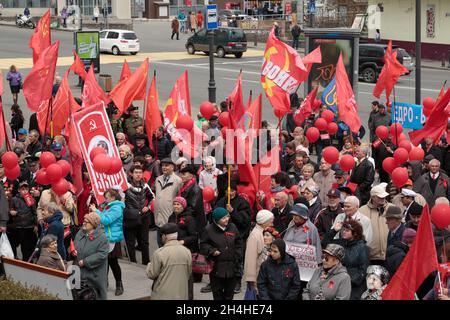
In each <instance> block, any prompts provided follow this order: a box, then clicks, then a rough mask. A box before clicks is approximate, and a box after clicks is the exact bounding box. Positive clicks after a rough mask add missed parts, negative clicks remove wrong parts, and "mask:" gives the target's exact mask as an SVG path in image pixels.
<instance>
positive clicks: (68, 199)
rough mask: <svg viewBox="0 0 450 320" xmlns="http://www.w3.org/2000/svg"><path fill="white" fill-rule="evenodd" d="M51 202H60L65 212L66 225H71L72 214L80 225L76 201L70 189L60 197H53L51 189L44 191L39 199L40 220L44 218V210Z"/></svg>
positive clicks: (63, 220)
mask: <svg viewBox="0 0 450 320" xmlns="http://www.w3.org/2000/svg"><path fill="white" fill-rule="evenodd" d="M50 202H56V203H58V202H59V209H60V210H61V212H62V214H63V219H62V222H63V224H64V227H68V226H70V222H71V219H70V216H71V215H73V219H74V222H75V224H76V225H78V217H77V215H76V214H74V212H75V208H76V207H75V202H74V201H73V196H72V194H71V193H70V192H69V191H68V192H66V193H65V194H64V195H62V196H61V197H58V196H57V195H55V196H53V197H52V192H51V190H50V189H48V190H44V191H42V194H41V198H40V199H39V203H38V207H37V218H38V220H41V219H43V215H42V213H43V211H44V208H45V207H46V206H47V205H48V204H49V203H50Z"/></svg>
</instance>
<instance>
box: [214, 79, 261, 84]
mask: <svg viewBox="0 0 450 320" xmlns="http://www.w3.org/2000/svg"><path fill="white" fill-rule="evenodd" d="M221 79H224V80H230V81H236V79H233V78H221ZM242 82H252V83H261V81H255V80H246V79H242Z"/></svg>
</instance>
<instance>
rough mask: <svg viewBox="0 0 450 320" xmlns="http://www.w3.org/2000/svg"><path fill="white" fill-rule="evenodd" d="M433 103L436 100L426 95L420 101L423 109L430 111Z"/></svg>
mask: <svg viewBox="0 0 450 320" xmlns="http://www.w3.org/2000/svg"><path fill="white" fill-rule="evenodd" d="M435 104H436V101H435V100H434V99H433V98H431V97H426V98H425V99H423V102H422V105H423V109H424V111H425V109H428V110H430V111H431V109H433V107H434V105H435Z"/></svg>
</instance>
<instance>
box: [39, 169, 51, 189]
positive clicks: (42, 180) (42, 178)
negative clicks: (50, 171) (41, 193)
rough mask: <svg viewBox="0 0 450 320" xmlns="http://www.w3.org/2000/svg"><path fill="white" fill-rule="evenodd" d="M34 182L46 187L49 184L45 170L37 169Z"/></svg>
mask: <svg viewBox="0 0 450 320" xmlns="http://www.w3.org/2000/svg"><path fill="white" fill-rule="evenodd" d="M36 182H37V183H38V184H40V185H42V186H48V185H49V184H50V181H49V180H48V178H47V172H46V171H45V169H39V170H38V172H36Z"/></svg>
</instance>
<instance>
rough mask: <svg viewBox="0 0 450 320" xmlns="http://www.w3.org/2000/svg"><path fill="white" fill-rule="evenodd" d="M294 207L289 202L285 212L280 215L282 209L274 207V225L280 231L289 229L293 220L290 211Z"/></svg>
mask: <svg viewBox="0 0 450 320" xmlns="http://www.w3.org/2000/svg"><path fill="white" fill-rule="evenodd" d="M291 209H292V207H291V206H290V205H289V204H286V206H285V207H284V210H283V212H282V213H281V215H280V209H278V208H276V207H275V208H273V209H272V213H273V216H274V218H275V219H274V220H273V226H274V227H275V229H277V231H278V232H283V231H284V230H286V229H287V227H288V224H289V222H291V220H292V214H291V213H290V211H291Z"/></svg>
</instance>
